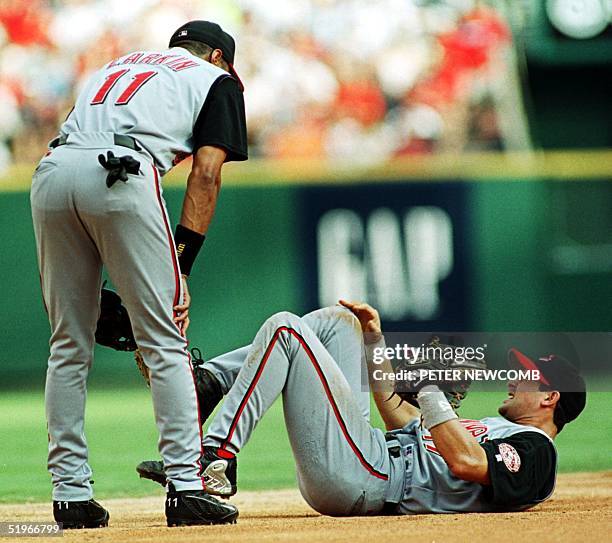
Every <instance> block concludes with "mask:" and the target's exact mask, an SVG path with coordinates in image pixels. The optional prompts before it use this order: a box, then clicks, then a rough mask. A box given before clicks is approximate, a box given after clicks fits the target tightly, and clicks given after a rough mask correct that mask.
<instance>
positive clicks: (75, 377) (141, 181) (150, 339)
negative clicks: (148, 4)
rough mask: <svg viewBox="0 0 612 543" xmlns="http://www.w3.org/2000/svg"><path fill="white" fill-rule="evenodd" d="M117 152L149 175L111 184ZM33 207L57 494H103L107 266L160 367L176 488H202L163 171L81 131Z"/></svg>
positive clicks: (160, 417)
mask: <svg viewBox="0 0 612 543" xmlns="http://www.w3.org/2000/svg"><path fill="white" fill-rule="evenodd" d="M107 150H111V151H113V152H114V154H115V156H122V155H127V154H130V155H132V156H133V157H134V158H135V159H136V160H139V161H140V164H141V174H139V175H130V176H129V179H128V181H127V182H126V183H124V182H122V181H117V182H116V183H115V184H114V185H113V186H112V187H111V188H107V186H106V182H105V180H106V175H107V173H108V172H107V171H106V170H105V169H103V168H102V167H101V166H100V165H99V163H98V155H99V154H101V153H104V154H105V153H106V151H107ZM31 205H32V217H33V221H34V231H35V235H36V245H37V250H38V262H39V267H40V275H41V286H42V293H43V300H44V303H45V307H46V310H47V313H48V316H49V322H50V325H51V339H50V357H49V363H48V369H47V381H46V388H45V405H46V414H47V426H48V433H49V458H48V468H49V471H50V472H51V475H52V481H53V499H55V500H62V501H79V500H87V499H89V498H91V497H92V494H93V493H92V488H91V484H90V479H91V475H92V471H91V468H90V466H89V463H88V450H87V442H86V439H85V434H84V429H83V419H84V412H85V399H86V381H87V373H88V371H89V368H90V367H91V364H92V360H93V348H94V331H95V328H96V322H97V319H98V315H99V307H100V286H101V273H102V267H103V266H104V267H106V269H107V271H108V274H109V276H110V278H111V280H112V282H113V284H114V285H115V287H116V288H117V291H118V293H119V295H120V296H121V298H122V299H123V303H124V304H125V306H126V307H127V309H128V312H129V314H130V318H131V321H132V328H133V330H134V336H135V338H136V342H137V344H138V347H139V348H140V350H141V352H142V354H143V357H144V360H145V363H146V364H147V366H148V367H149V370H150V374H151V392H152V395H153V405H154V411H155V420H156V423H157V427H158V429H159V434H160V439H159V450H160V453H161V456H162V457H163V459H164V463H165V465H166V473H167V475H168V478H169V480H170V481H171V482H172V483H173V484H174V486H175V487H176V489H177V490H192V489H201V488H203V483H202V480H201V478H200V470H201V467H200V464H199V462H200V456H201V435H200V424H199V421H198V414H197V413H198V409H197V397H196V391H195V385H194V381H193V374H192V368H191V361H190V358H189V354H188V351H187V341H186V339H185V338H184V337H183V336H182V335H181V333H180V331H179V329H178V328H177V326H176V325H175V323H174V321H173V316H174V314H173V306H174V305H175V304H176V303H177V302H178V301H179V300H181V299H182V284H181V280H180V270H179V268H178V263H177V260H176V252H175V247H174V241H173V237H172V233H171V230H170V226H169V220H168V214H167V211H166V206H165V202H164V199H163V196H162V190H161V185H160V181H159V178H158V174H157V171H156V170H155V168H154V167H153V166H152V164H151V163H150V162H149V161H148V160H147V159H146V157H144V156H143V155H142V154H139V153H137V152H136V151H132V150H130V149H127V148H125V147H117V146H115V145H114V141H113V135H112V134H111V133H107V132H90V133H76V134H71V135H70V136H69V139H68V143H67V144H66V145H62V146H60V147H57V148H56V149H54V150H53V152H52V153H51V154H50V155H49V156H48V157H46V158H44V159H43V160H42V161H41V163H40V165H39V167H38V168H37V170H36V172H35V174H34V177H33V180H32V191H31ZM126 416H129V413H126ZM117 424H118V425H120V424H121V421H120V420H119V421H117Z"/></svg>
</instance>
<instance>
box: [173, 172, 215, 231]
mask: <svg viewBox="0 0 612 543" xmlns="http://www.w3.org/2000/svg"><path fill="white" fill-rule="evenodd" d="M220 188H221V172H218V173H215V172H206V171H204V172H199V171H197V170H193V171H192V172H191V174H189V178H188V179H187V190H186V191H185V198H184V200H183V210H182V212H181V220H180V222H181V224H182V225H183V226H184V227H185V228H189V229H190V230H193V231H194V232H197V233H198V234H206V232H208V228H209V226H210V223H211V222H212V218H213V215H214V213H215V208H216V206H217V198H218V196H219V190H220Z"/></svg>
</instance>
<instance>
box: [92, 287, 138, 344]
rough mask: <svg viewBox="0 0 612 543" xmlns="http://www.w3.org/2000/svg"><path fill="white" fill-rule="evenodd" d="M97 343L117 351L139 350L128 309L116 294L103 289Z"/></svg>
mask: <svg viewBox="0 0 612 543" xmlns="http://www.w3.org/2000/svg"><path fill="white" fill-rule="evenodd" d="M96 343H99V344H100V345H104V346H105V347H110V348H111V349H115V350H116V351H135V350H136V349H137V345H136V340H135V339H134V333H133V332H132V324H131V323H130V316H129V315H128V312H127V309H126V308H125V306H124V305H123V304H122V303H121V298H120V297H119V295H118V294H117V293H116V292H113V291H112V290H109V289H107V288H104V287H102V292H101V294H100V317H99V318H98V325H97V327H96Z"/></svg>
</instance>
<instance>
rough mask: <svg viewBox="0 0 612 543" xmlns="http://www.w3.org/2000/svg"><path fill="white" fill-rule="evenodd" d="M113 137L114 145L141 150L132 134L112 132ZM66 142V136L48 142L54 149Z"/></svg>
mask: <svg viewBox="0 0 612 543" xmlns="http://www.w3.org/2000/svg"><path fill="white" fill-rule="evenodd" d="M113 139H114V141H115V145H119V146H120V147H127V148H128V149H132V151H142V148H141V147H140V145H138V143H136V140H135V139H134V138H133V137H132V136H124V135H123V134H113ZM66 143H68V136H58V137H57V138H55V139H54V140H53V141H52V142H51V143H50V144H49V147H51V149H55V148H56V147H59V146H60V145H65V144H66Z"/></svg>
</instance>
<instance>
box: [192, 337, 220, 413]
mask: <svg viewBox="0 0 612 543" xmlns="http://www.w3.org/2000/svg"><path fill="white" fill-rule="evenodd" d="M204 364H205V362H204V360H202V353H201V352H200V349H198V348H197V347H194V348H193V349H191V365H192V366H193V377H194V380H195V385H196V393H197V395H198V407H199V410H200V423H202V424H204V423H205V422H206V420H207V419H208V417H210V415H211V414H212V412H213V411H214V410H215V407H217V405H218V404H219V402H220V401H221V400H222V399H223V390H221V384H220V383H219V381H218V380H217V378H216V377H215V376H214V375H213V374H212V373H211V372H210V371H208V370H207V369H205V368H204V367H203V366H204Z"/></svg>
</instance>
